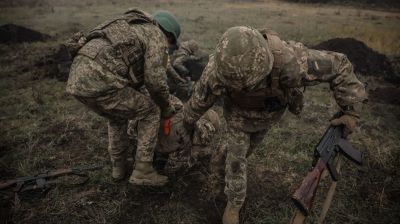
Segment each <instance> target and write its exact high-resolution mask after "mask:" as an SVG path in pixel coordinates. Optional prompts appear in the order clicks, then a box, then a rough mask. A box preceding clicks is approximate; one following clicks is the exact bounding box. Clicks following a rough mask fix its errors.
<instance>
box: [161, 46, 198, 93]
mask: <svg viewBox="0 0 400 224" xmlns="http://www.w3.org/2000/svg"><path fill="white" fill-rule="evenodd" d="M198 51H199V45H198V44H197V43H196V41H194V40H189V41H185V42H182V43H180V44H179V47H178V48H177V49H176V50H173V52H172V53H171V57H170V63H169V64H168V68H167V75H168V78H169V79H168V86H169V87H170V91H171V93H172V94H174V95H175V96H177V97H178V98H179V99H181V100H183V101H186V100H187V99H188V98H189V96H190V86H191V85H192V81H193V80H192V79H191V77H190V75H191V74H190V71H189V70H188V69H187V68H186V66H185V64H184V62H185V61H187V60H190V59H192V58H195V57H196V53H197V52H198Z"/></svg>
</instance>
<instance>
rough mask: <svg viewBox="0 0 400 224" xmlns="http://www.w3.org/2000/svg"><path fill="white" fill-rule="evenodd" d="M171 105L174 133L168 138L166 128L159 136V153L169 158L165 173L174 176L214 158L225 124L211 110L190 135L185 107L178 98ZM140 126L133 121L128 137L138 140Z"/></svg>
mask: <svg viewBox="0 0 400 224" xmlns="http://www.w3.org/2000/svg"><path fill="white" fill-rule="evenodd" d="M170 102H171V104H172V105H173V106H174V108H175V109H176V114H175V115H174V116H173V117H172V118H171V119H170V133H169V134H165V133H164V132H163V129H162V127H160V131H159V133H158V142H157V146H156V150H155V151H156V152H158V153H161V154H163V155H167V156H168V160H167V163H166V166H165V170H166V171H167V172H169V173H173V172H175V171H176V170H179V169H181V168H184V167H186V168H187V167H190V166H192V165H193V164H194V163H195V162H196V161H197V160H198V159H199V158H201V157H204V156H208V155H213V153H214V152H215V151H216V150H217V149H216V148H217V147H218V146H219V145H218V143H220V137H221V136H220V133H221V127H222V126H221V121H220V118H219V116H218V114H217V112H216V111H214V110H213V109H209V110H208V111H207V112H206V113H205V114H204V115H203V116H202V117H201V118H200V119H199V120H198V121H197V122H196V123H195V124H193V125H194V126H193V129H194V132H193V133H190V132H188V131H187V130H186V128H185V126H184V125H183V111H182V108H183V104H182V101H181V100H179V99H178V98H177V97H175V96H171V97H170ZM137 131H138V122H137V121H136V120H130V121H129V125H128V135H129V136H130V137H131V138H137Z"/></svg>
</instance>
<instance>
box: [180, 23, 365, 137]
mask: <svg viewBox="0 0 400 224" xmlns="http://www.w3.org/2000/svg"><path fill="white" fill-rule="evenodd" d="M261 33H262V31H261ZM279 41H281V42H282V49H280V52H281V54H282V63H281V68H280V69H279V88H280V89H281V90H283V91H284V92H288V91H287V90H290V89H292V88H297V87H303V86H312V85H316V84H319V83H324V82H325V83H329V84H330V88H331V90H332V91H333V95H334V97H335V100H336V102H337V103H338V105H339V106H340V107H341V108H342V110H343V111H344V112H345V113H349V114H353V115H356V116H357V115H358V113H357V109H356V108H357V105H358V104H360V103H362V102H364V101H365V100H366V99H367V95H366V92H365V89H364V86H363V84H362V83H361V82H360V81H359V80H358V79H357V78H356V76H355V74H354V72H353V66H352V64H351V63H350V61H349V60H348V59H347V57H346V56H345V55H343V54H340V53H336V52H329V51H317V50H312V49H307V48H306V47H305V46H304V45H303V44H301V43H298V42H293V41H288V42H285V41H282V40H280V39H279ZM267 42H268V44H269V45H270V44H271V43H270V41H268V39H267ZM271 48H272V47H271ZM274 66H275V64H274ZM270 79H271V75H269V76H267V77H266V78H265V80H262V81H261V82H259V83H257V84H256V85H254V86H252V87H250V88H246V89H243V90H242V91H241V92H240V93H237V94H236V95H241V94H242V95H246V94H249V93H251V92H257V91H259V90H262V89H268V88H269V86H270V82H271V81H270ZM232 92H233V90H231V89H229V88H228V87H227V86H226V85H225V84H224V83H223V82H221V80H220V79H219V78H218V74H217V72H216V64H215V60H214V56H213V55H211V56H210V60H209V63H208V65H207V67H206V68H205V70H204V72H203V74H202V76H201V78H200V80H199V81H198V82H197V83H196V85H195V87H194V92H193V94H192V96H191V98H190V100H189V101H188V102H187V103H186V104H185V106H184V115H185V122H186V123H187V124H191V123H194V122H196V121H197V120H198V119H199V117H200V116H201V115H202V114H203V113H204V112H205V111H206V110H207V109H208V108H210V107H211V106H212V105H213V104H214V103H215V102H216V100H217V98H219V97H224V102H225V104H224V116H225V118H226V120H227V123H228V125H230V126H232V127H234V128H238V129H240V130H242V131H249V132H253V131H260V130H263V129H267V128H268V126H270V125H271V124H272V123H274V122H276V121H278V120H279V118H280V117H281V116H282V115H283V113H284V111H285V109H286V107H287V105H284V106H283V107H277V108H274V109H271V107H270V108H266V109H264V110H256V109H255V110H252V109H248V108H243V107H240V106H237V105H235V104H234V103H232V101H233V99H232V94H231V93H232ZM272 108H273V107H272Z"/></svg>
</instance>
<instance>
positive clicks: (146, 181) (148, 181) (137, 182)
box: [129, 178, 168, 186]
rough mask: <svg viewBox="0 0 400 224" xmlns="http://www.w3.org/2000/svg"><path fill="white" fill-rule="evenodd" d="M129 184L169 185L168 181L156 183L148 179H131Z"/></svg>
mask: <svg viewBox="0 0 400 224" xmlns="http://www.w3.org/2000/svg"><path fill="white" fill-rule="evenodd" d="M129 183H131V184H133V185H140V186H164V185H165V184H166V183H168V180H166V181H164V182H159V183H154V182H152V181H151V180H147V179H138V178H130V179H129Z"/></svg>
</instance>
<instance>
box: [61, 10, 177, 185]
mask: <svg viewBox="0 0 400 224" xmlns="http://www.w3.org/2000/svg"><path fill="white" fill-rule="evenodd" d="M179 35H180V26H179V24H178V22H177V20H176V18H175V17H174V16H173V15H172V14H171V13H169V12H167V11H158V12H156V13H155V14H154V15H153V16H151V15H149V14H147V13H146V12H143V11H140V10H137V9H133V10H130V11H128V12H126V13H125V14H123V15H122V16H119V17H117V18H114V19H112V20H109V21H106V22H104V23H103V24H101V25H99V26H98V27H96V28H95V29H93V30H92V31H90V32H89V34H88V35H87V36H86V39H85V41H84V43H83V46H82V47H81V48H77V50H79V51H77V56H76V57H75V58H74V61H73V64H72V66H71V71H70V74H69V79H68V84H67V92H68V93H70V94H72V95H74V96H75V97H76V98H77V99H78V100H79V101H81V102H82V103H84V104H85V105H86V106H88V107H89V108H90V109H92V110H93V111H95V112H96V113H97V114H99V115H101V116H103V117H105V118H107V120H108V137H109V146H108V151H109V154H110V157H111V161H112V177H113V178H114V179H116V180H121V179H123V178H124V177H125V176H126V158H127V153H128V152H127V151H128V148H129V141H128V136H127V126H128V120H130V119H137V120H139V127H138V130H139V131H138V144H137V152H136V158H135V167H134V170H133V172H132V174H131V176H130V179H129V182H130V183H132V184H138V185H163V184H165V183H166V182H167V180H168V178H167V177H166V176H163V175H159V174H158V173H157V172H156V171H155V170H154V168H153V167H152V161H153V154H154V148H155V146H156V142H157V133H158V129H159V124H160V116H161V117H163V118H169V117H171V116H172V115H173V114H174V107H173V106H172V105H171V103H170V102H169V91H168V86H167V82H166V66H167V63H168V54H167V49H168V46H169V45H171V44H175V43H176V42H177V39H178V38H179ZM81 40H82V39H80V41H79V42H82V41H81ZM142 86H145V87H146V89H147V90H148V92H149V93H150V97H149V96H147V95H145V94H142V93H141V92H140V91H139V89H140V88H141V87H142ZM157 106H158V107H157Z"/></svg>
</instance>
